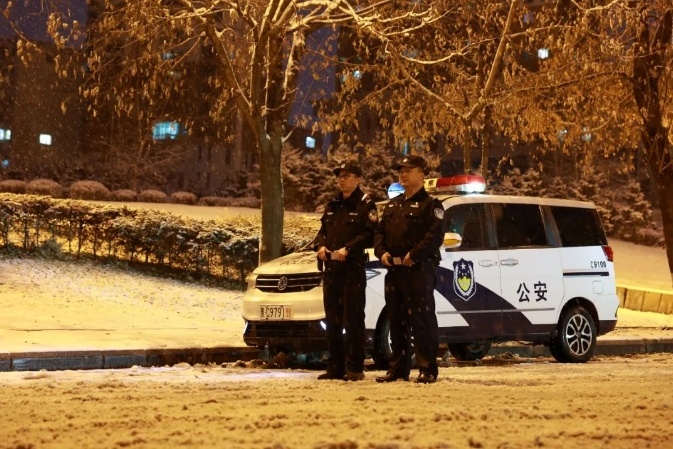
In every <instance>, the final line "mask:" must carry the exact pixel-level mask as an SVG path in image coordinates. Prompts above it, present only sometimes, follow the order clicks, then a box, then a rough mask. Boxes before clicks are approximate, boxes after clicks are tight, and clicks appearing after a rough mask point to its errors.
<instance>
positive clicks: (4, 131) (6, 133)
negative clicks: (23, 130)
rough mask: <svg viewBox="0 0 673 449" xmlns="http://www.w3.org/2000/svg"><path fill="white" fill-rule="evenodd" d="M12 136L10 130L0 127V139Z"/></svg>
mask: <svg viewBox="0 0 673 449" xmlns="http://www.w3.org/2000/svg"><path fill="white" fill-rule="evenodd" d="M11 138H12V131H10V130H9V129H2V128H0V140H9V139H11Z"/></svg>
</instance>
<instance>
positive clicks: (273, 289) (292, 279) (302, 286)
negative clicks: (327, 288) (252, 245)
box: [255, 273, 322, 293]
mask: <svg viewBox="0 0 673 449" xmlns="http://www.w3.org/2000/svg"><path fill="white" fill-rule="evenodd" d="M320 281H322V273H302V274H286V275H279V274H278V275H275V274H274V275H259V276H257V281H256V283H255V287H257V288H258V289H260V290H261V291H263V292H268V293H296V292H306V291H309V290H311V289H314V288H316V287H317V286H319V285H320Z"/></svg>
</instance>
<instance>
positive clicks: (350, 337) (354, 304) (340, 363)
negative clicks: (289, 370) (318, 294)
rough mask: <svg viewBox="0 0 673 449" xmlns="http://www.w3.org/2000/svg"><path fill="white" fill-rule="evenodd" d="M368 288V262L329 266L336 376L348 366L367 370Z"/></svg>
mask: <svg viewBox="0 0 673 449" xmlns="http://www.w3.org/2000/svg"><path fill="white" fill-rule="evenodd" d="M366 287H367V280H366V277H365V269H364V261H347V262H337V261H328V262H327V263H326V264H325V277H324V278H323V303H324V306H325V319H326V321H327V323H326V324H327V329H326V334H327V345H328V348H329V352H330V356H331V360H330V363H329V367H328V370H330V371H332V372H336V373H340V372H343V370H344V364H345V367H346V369H347V370H348V371H353V372H360V371H362V370H363V369H364V362H365V288H366ZM344 329H346V334H345V335H344Z"/></svg>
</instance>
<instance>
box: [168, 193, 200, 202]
mask: <svg viewBox="0 0 673 449" xmlns="http://www.w3.org/2000/svg"><path fill="white" fill-rule="evenodd" d="M196 200H197V198H196V195H194V194H193V193H191V192H173V193H171V202H173V203H177V204H190V205H192V204H196Z"/></svg>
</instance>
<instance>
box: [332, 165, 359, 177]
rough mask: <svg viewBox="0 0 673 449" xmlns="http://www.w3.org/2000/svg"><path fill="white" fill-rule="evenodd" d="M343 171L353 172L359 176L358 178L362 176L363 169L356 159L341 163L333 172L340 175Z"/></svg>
mask: <svg viewBox="0 0 673 449" xmlns="http://www.w3.org/2000/svg"><path fill="white" fill-rule="evenodd" d="M342 171H345V172H348V173H352V174H354V175H355V176H357V177H358V178H361V177H362V169H361V168H360V166H359V165H358V164H357V162H355V161H349V162H344V163H342V164H340V165H339V166H338V167H337V168H335V169H334V170H332V173H334V174H335V175H336V176H339V174H340V173H341V172H342Z"/></svg>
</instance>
